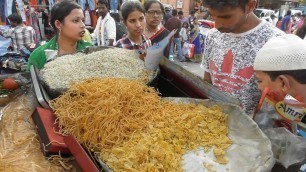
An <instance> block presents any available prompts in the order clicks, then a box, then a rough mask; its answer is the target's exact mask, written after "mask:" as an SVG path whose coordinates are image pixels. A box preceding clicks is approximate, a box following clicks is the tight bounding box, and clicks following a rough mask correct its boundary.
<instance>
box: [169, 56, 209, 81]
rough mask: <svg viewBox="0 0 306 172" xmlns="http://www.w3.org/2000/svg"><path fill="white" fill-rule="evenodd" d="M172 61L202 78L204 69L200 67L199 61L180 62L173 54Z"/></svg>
mask: <svg viewBox="0 0 306 172" xmlns="http://www.w3.org/2000/svg"><path fill="white" fill-rule="evenodd" d="M174 62H175V63H176V64H178V65H180V66H182V67H183V68H184V69H186V70H188V71H189V72H191V73H193V74H195V75H197V76H199V77H200V78H204V69H202V68H201V67H200V65H201V63H194V62H180V61H179V60H178V59H177V58H176V56H174Z"/></svg>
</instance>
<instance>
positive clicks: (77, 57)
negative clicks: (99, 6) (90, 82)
mask: <svg viewBox="0 0 306 172" xmlns="http://www.w3.org/2000/svg"><path fill="white" fill-rule="evenodd" d="M138 56H139V54H137V53H135V51H132V50H126V49H121V48H110V49H105V50H102V51H96V52H93V53H90V54H83V53H77V54H73V55H65V56H61V57H58V58H56V59H55V60H53V61H51V62H49V63H47V64H45V66H44V68H43V69H42V70H41V77H42V79H43V81H44V82H45V84H47V85H48V87H49V88H50V89H55V90H58V89H59V90H66V89H67V88H69V83H70V82H71V81H73V82H78V81H81V80H83V79H86V78H91V77H98V78H104V77H119V78H131V79H144V78H142V77H144V76H147V77H149V75H146V74H145V73H147V70H146V69H145V66H144V61H142V60H141V59H139V57H138ZM147 79H148V78H147Z"/></svg>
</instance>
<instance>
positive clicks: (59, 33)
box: [58, 28, 62, 36]
mask: <svg viewBox="0 0 306 172" xmlns="http://www.w3.org/2000/svg"><path fill="white" fill-rule="evenodd" d="M58 30H59V32H58V36H60V35H61V32H62V29H61V28H59V29H58Z"/></svg>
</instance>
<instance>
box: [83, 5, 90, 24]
mask: <svg viewBox="0 0 306 172" xmlns="http://www.w3.org/2000/svg"><path fill="white" fill-rule="evenodd" d="M84 16H85V25H86V26H91V18H90V11H89V10H88V9H86V10H85V11H84Z"/></svg>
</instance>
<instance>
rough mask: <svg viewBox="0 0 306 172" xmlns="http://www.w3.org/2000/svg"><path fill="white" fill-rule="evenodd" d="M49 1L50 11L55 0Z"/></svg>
mask: <svg viewBox="0 0 306 172" xmlns="http://www.w3.org/2000/svg"><path fill="white" fill-rule="evenodd" d="M48 2H49V11H51V8H52V7H53V5H54V0H48Z"/></svg>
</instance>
